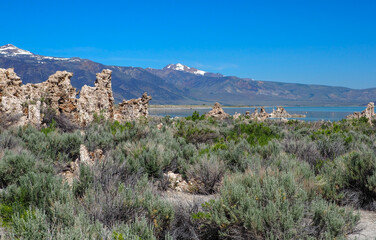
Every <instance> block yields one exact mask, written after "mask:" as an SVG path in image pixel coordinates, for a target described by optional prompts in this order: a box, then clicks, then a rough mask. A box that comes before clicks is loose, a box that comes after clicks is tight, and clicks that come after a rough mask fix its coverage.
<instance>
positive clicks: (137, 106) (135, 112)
mask: <svg viewBox="0 0 376 240" xmlns="http://www.w3.org/2000/svg"><path fill="white" fill-rule="evenodd" d="M150 100H151V96H148V94H147V93H146V92H145V93H144V94H142V97H141V98H137V99H131V100H128V101H126V100H123V102H121V103H119V109H116V111H115V120H118V121H119V122H125V121H132V120H135V119H138V118H140V117H147V116H148V115H149V112H148V106H149V101H150Z"/></svg>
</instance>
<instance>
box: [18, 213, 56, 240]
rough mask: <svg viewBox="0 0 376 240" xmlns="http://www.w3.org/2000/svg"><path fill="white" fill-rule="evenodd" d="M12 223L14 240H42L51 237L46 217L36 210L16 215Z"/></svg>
mask: <svg viewBox="0 0 376 240" xmlns="http://www.w3.org/2000/svg"><path fill="white" fill-rule="evenodd" d="M12 222H13V232H12V235H13V236H12V237H14V239H36V240H44V239H49V238H50V237H51V233H50V232H49V225H48V221H47V216H46V214H45V213H43V212H42V211H40V210H38V209H35V210H32V209H29V210H27V211H25V212H24V213H23V214H22V215H20V214H18V213H16V214H15V215H14V216H13V219H12Z"/></svg>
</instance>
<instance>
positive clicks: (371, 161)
mask: <svg viewBox="0 0 376 240" xmlns="http://www.w3.org/2000/svg"><path fill="white" fill-rule="evenodd" d="M319 179H320V181H321V183H322V184H321V189H322V193H323V195H324V196H325V197H326V198H328V199H331V200H335V201H338V202H347V201H348V199H346V193H347V192H348V191H351V192H358V193H359V194H360V196H358V197H356V198H353V199H352V200H351V201H350V202H349V203H350V204H352V205H354V206H356V207H365V206H367V205H369V204H371V203H372V202H373V201H375V200H376V156H375V154H374V152H371V151H369V150H368V151H364V152H351V153H348V154H346V155H344V156H342V157H338V158H336V159H335V160H334V161H332V162H331V161H327V162H325V163H324V165H323V167H322V170H321V171H320V175H319Z"/></svg>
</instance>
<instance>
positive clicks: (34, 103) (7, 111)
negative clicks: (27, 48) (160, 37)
mask: <svg viewBox="0 0 376 240" xmlns="http://www.w3.org/2000/svg"><path fill="white" fill-rule="evenodd" d="M111 73H112V72H111V70H108V69H105V70H103V71H102V72H101V73H98V74H97V76H96V80H95V82H94V87H89V86H87V85H85V86H83V87H82V89H81V92H80V98H79V99H77V95H78V93H79V92H77V91H76V89H75V88H74V87H73V86H72V85H71V81H70V79H71V78H72V76H73V74H72V73H70V72H67V71H57V72H56V73H55V74H53V75H51V76H50V77H49V78H48V80H47V81H45V82H42V83H38V84H26V85H22V81H21V79H20V78H19V77H18V76H17V75H16V73H15V72H14V70H13V69H1V68H0V114H1V116H2V117H4V116H6V117H8V116H10V115H17V116H19V117H18V118H17V121H15V122H14V123H13V124H12V125H26V124H32V125H34V126H39V125H40V124H41V122H42V119H43V113H44V112H45V111H46V110H47V109H52V110H53V111H54V112H55V113H56V115H60V114H64V115H65V116H67V117H68V118H69V119H70V120H71V121H72V122H73V123H75V124H77V125H80V126H86V125H87V124H89V123H91V122H92V121H93V120H94V116H95V114H97V115H98V116H99V115H101V116H103V117H104V119H106V120H110V119H114V118H115V111H114V97H113V94H112V86H111ZM150 100H151V97H150V96H148V95H147V94H146V93H144V94H143V95H142V98H139V99H131V100H128V101H123V102H122V103H121V104H120V105H119V106H120V107H119V111H117V112H116V120H119V121H121V122H124V121H129V120H134V119H138V118H140V117H141V116H145V117H147V116H148V104H149V101H150Z"/></svg>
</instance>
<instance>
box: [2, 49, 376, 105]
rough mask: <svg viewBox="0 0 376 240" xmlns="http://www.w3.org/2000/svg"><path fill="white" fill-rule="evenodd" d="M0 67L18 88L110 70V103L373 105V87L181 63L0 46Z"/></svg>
mask: <svg viewBox="0 0 376 240" xmlns="http://www.w3.org/2000/svg"><path fill="white" fill-rule="evenodd" d="M0 67H1V68H9V67H12V68H14V69H15V72H16V73H17V74H18V75H19V76H20V77H21V79H22V81H23V82H24V83H37V82H42V81H45V80H46V79H47V78H48V76H50V75H51V74H53V73H55V72H56V71H58V70H66V71H69V72H73V73H74V75H73V78H72V85H73V86H74V87H76V88H78V89H80V88H81V87H82V86H83V85H85V84H86V85H93V83H94V80H95V74H96V73H98V72H100V71H101V70H102V69H104V68H108V69H111V70H112V71H113V74H112V87H113V91H114V96H115V100H116V101H117V102H119V101H121V100H122V99H123V98H125V99H130V98H138V97H140V96H141V94H142V93H143V92H144V91H147V92H148V94H149V95H151V96H152V97H153V101H152V103H153V104H203V103H207V104H211V103H213V102H216V101H219V102H221V103H223V104H228V105H355V104H362V105H364V104H366V103H367V102H369V101H375V100H376V88H371V89H364V90H356V89H350V88H344V87H332V86H322V85H307V84H295V83H281V82H268V81H255V80H252V79H249V78H238V77H235V76H224V75H222V74H219V73H209V72H205V71H202V70H199V69H196V68H191V67H188V66H185V65H183V64H180V63H178V64H169V65H167V66H166V67H164V68H163V69H152V68H146V69H143V68H139V67H118V66H106V65H103V64H100V63H96V62H93V61H90V60H87V59H81V58H57V57H47V56H41V55H37V54H34V53H31V52H29V51H26V50H23V49H19V48H17V47H15V46H13V45H10V44H8V45H4V46H2V47H0Z"/></svg>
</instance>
